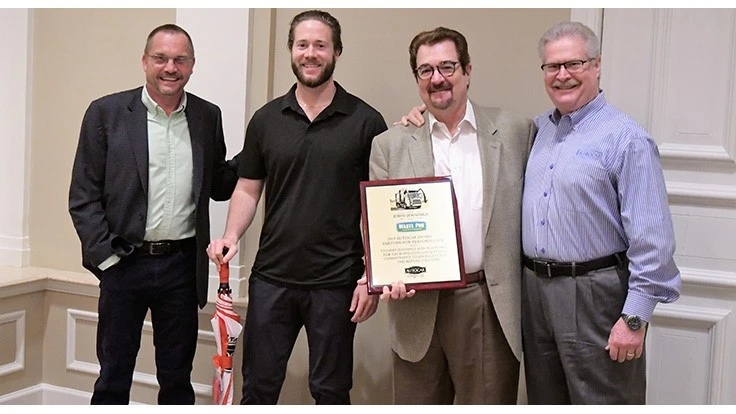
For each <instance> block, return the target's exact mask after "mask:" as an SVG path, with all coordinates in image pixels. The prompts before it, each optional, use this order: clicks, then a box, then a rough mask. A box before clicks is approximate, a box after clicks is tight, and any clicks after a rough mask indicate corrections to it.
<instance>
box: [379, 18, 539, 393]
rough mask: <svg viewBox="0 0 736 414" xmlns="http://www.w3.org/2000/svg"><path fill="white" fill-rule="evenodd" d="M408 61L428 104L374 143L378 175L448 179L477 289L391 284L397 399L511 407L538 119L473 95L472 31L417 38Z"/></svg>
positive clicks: (387, 295) (468, 271)
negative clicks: (524, 211) (523, 222)
mask: <svg viewBox="0 0 736 414" xmlns="http://www.w3.org/2000/svg"><path fill="white" fill-rule="evenodd" d="M409 49H410V63H411V68H412V72H413V73H414V76H415V78H416V80H417V86H418V89H419V94H420V96H421V98H422V101H423V102H424V104H425V105H426V107H427V109H428V111H427V113H425V114H424V117H423V121H424V122H423V123H422V122H421V121H419V120H416V121H414V122H417V123H419V124H426V126H423V127H416V126H413V125H410V126H402V125H398V126H394V127H393V128H391V129H389V130H388V131H386V132H384V133H383V134H381V135H379V136H377V137H376V138H375V139H374V141H373V144H372V148H371V157H370V178H371V179H372V180H383V179H396V178H410V177H428V176H451V177H452V180H453V187H454V189H455V193H456V195H457V202H458V209H459V217H460V230H461V236H462V246H463V255H464V262H465V270H466V274H467V280H468V287H466V288H463V289H453V290H441V291H437V290H430V291H420V292H416V291H414V290H409V291H407V289H406V286H405V285H404V284H403V282H397V283H394V284H393V285H392V286H391V287H385V288H384V293H383V294H382V295H381V299H382V300H384V301H386V302H388V315H389V325H390V329H391V332H390V337H391V347H392V349H393V362H394V363H393V365H394V402H395V403H397V404H452V403H457V404H514V403H516V399H517V388H518V379H519V361H520V358H521V328H520V313H521V308H520V279H521V257H520V254H521V253H520V248H521V240H520V237H521V231H520V214H521V193H522V184H523V179H524V167H525V165H526V160H527V155H528V153H529V148H530V147H531V143H532V140H533V137H534V133H535V130H534V126H533V124H532V123H531V121H530V120H528V119H523V118H521V117H517V116H515V115H513V114H511V113H509V112H507V111H504V110H502V109H498V108H483V107H480V106H478V105H476V104H474V103H472V102H471V101H470V100H469V99H468V95H467V91H468V88H469V85H470V72H471V65H470V56H469V53H468V46H467V42H466V40H465V37H464V36H463V35H462V34H460V33H458V32H457V31H455V30H451V29H447V28H444V27H438V28H436V29H434V30H431V31H427V32H422V33H420V34H418V35H417V36H416V37H415V38H414V39H413V40H412V43H411V45H410V48H409Z"/></svg>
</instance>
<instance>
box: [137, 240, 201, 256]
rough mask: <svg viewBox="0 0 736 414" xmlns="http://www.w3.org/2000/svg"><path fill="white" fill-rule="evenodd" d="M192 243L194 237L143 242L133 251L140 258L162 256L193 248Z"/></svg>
mask: <svg viewBox="0 0 736 414" xmlns="http://www.w3.org/2000/svg"><path fill="white" fill-rule="evenodd" d="M194 243H195V241H194V237H190V238H188V239H181V240H159V241H152V242H149V241H144V242H143V243H141V245H140V247H137V248H136V249H135V253H137V254H138V255H141V256H164V255H167V254H171V253H175V252H178V251H181V250H183V249H184V248H185V247H187V246H193V245H194Z"/></svg>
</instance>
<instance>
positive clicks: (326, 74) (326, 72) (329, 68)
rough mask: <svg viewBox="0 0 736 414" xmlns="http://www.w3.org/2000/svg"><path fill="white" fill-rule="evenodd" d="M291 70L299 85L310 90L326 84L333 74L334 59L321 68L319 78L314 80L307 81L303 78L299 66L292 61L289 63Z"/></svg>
mask: <svg viewBox="0 0 736 414" xmlns="http://www.w3.org/2000/svg"><path fill="white" fill-rule="evenodd" d="M291 70H292V71H293V72H294V75H295V76H296V78H297V80H298V81H299V83H301V84H303V85H304V86H307V87H310V88H316V87H318V86H320V85H322V84H323V83H325V82H327V81H328V80H329V79H330V78H331V77H332V74H333V73H334V72H335V59H332V60H331V61H329V62H327V63H326V64H325V65H324V66H323V67H322V73H320V74H319V76H317V77H316V78H314V79H307V77H306V76H304V73H303V72H302V68H301V66H299V64H298V63H296V62H294V61H293V60H292V61H291Z"/></svg>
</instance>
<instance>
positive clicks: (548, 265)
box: [544, 262, 555, 279]
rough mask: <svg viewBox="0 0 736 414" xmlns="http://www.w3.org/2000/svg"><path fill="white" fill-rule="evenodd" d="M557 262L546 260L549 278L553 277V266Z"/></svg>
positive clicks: (545, 264)
mask: <svg viewBox="0 0 736 414" xmlns="http://www.w3.org/2000/svg"><path fill="white" fill-rule="evenodd" d="M554 265H555V264H554V263H553V262H544V266H545V267H546V268H547V278H548V279H552V277H553V276H552V266H554Z"/></svg>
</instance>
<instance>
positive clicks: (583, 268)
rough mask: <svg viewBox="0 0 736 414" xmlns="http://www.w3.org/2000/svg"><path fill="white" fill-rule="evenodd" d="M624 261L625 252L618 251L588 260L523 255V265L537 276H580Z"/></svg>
mask: <svg viewBox="0 0 736 414" xmlns="http://www.w3.org/2000/svg"><path fill="white" fill-rule="evenodd" d="M625 261H626V252H625V251H624V252H619V253H616V254H612V255H610V256H606V257H601V258H600V259H594V260H590V261H588V262H550V261H546V260H537V259H532V258H531V257H526V256H524V267H526V268H527V269H529V270H532V271H534V273H536V274H537V275H538V276H544V277H557V276H573V277H575V276H581V275H584V274H586V273H588V272H592V271H594V270H598V269H604V268H606V267H611V266H618V265H621V264H623V263H625Z"/></svg>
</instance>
